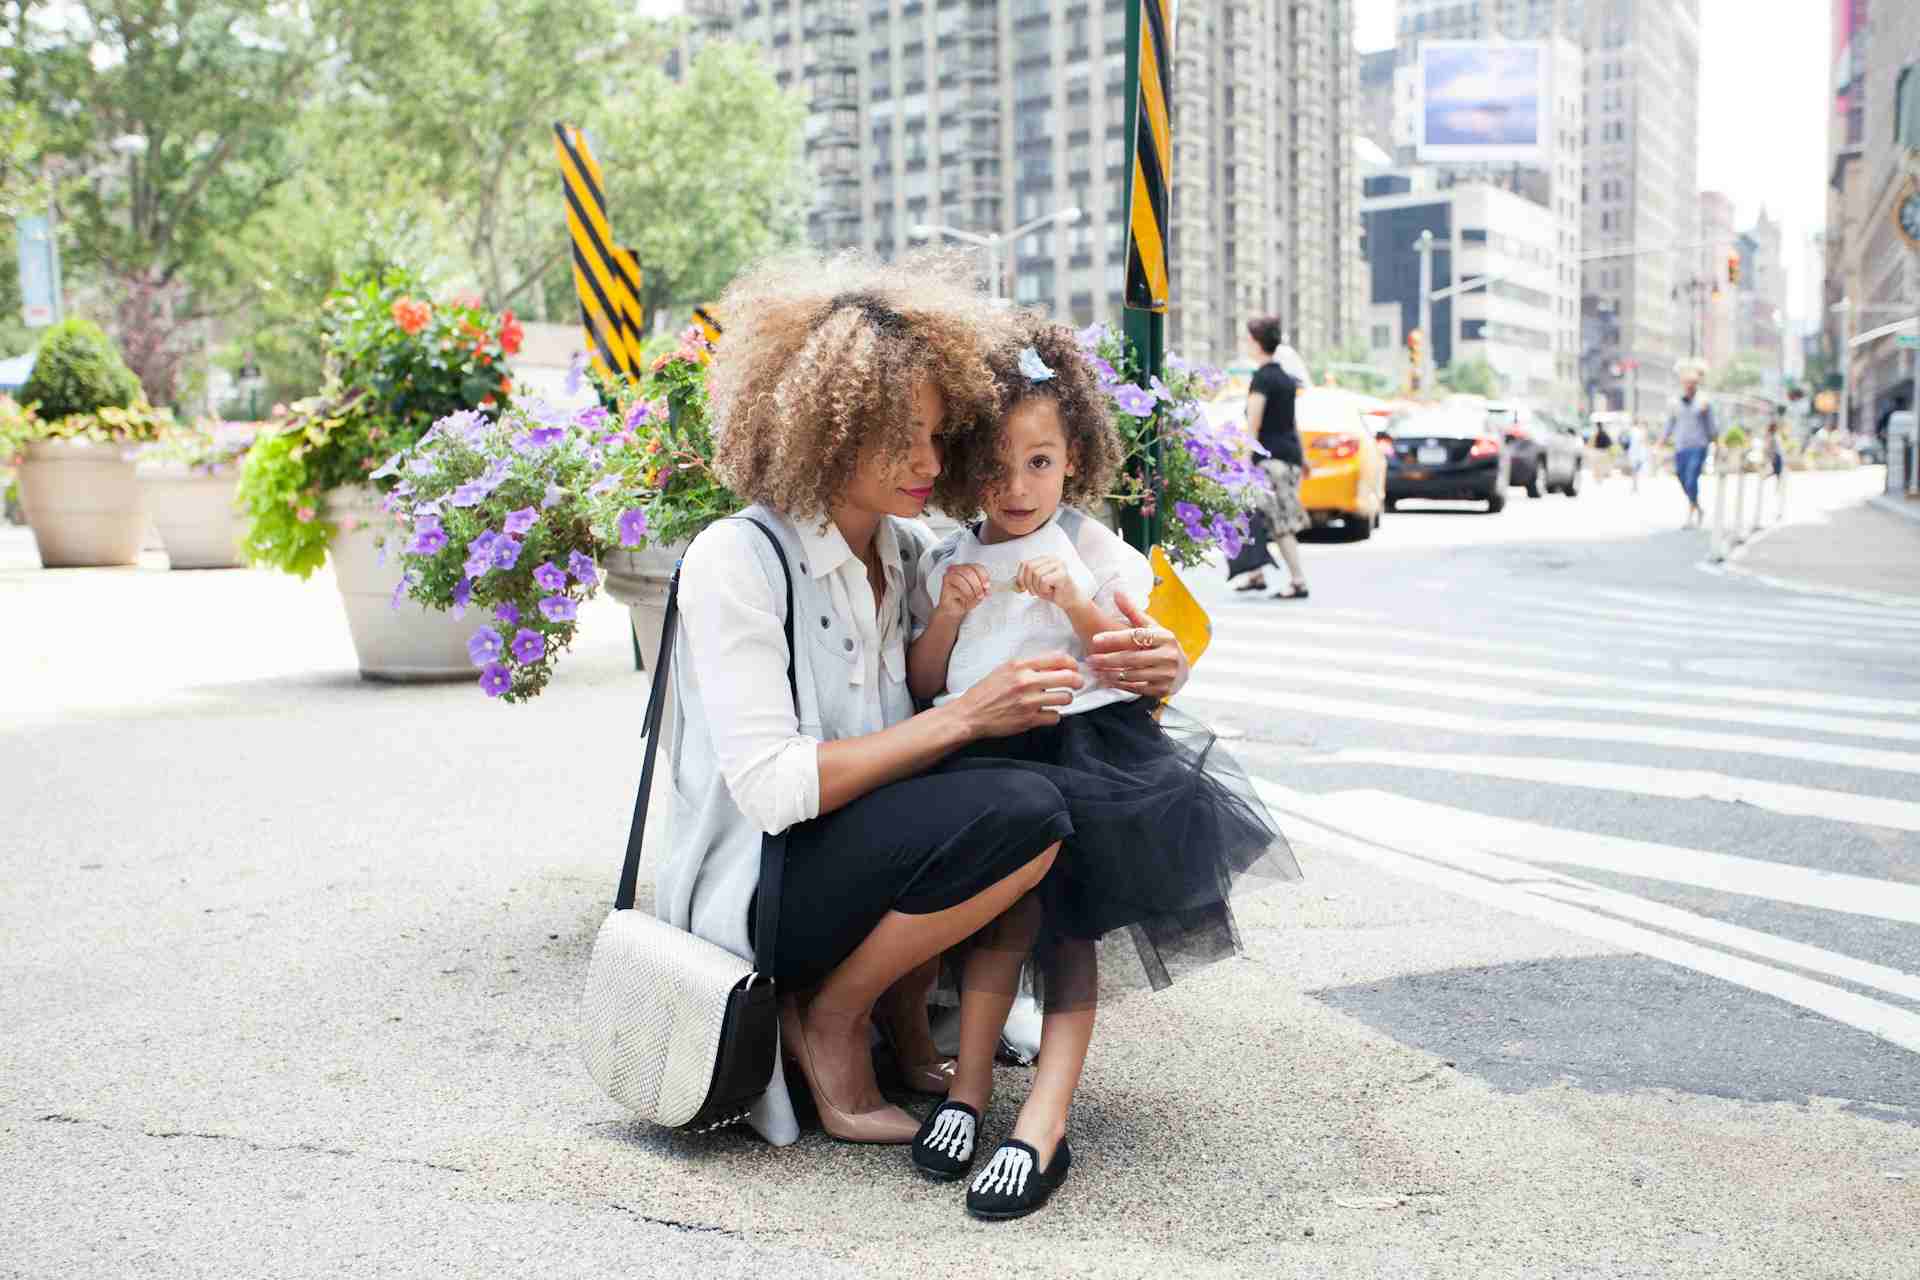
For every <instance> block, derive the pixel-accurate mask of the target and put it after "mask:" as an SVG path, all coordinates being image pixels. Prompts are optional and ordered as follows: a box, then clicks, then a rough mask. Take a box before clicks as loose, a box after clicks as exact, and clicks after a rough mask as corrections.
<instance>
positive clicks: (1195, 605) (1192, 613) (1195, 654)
mask: <svg viewBox="0 0 1920 1280" xmlns="http://www.w3.org/2000/svg"><path fill="white" fill-rule="evenodd" d="M1148 560H1149V562H1150V563H1151V564H1152V565H1153V595H1152V596H1150V597H1149V598H1148V600H1147V616H1149V617H1151V618H1152V619H1153V620H1154V621H1155V622H1157V623H1159V624H1160V625H1161V626H1163V627H1165V628H1166V629H1167V630H1169V631H1171V632H1173V638H1174V639H1176V640H1178V641H1179V642H1180V651H1181V652H1182V653H1184V654H1186V655H1187V662H1188V663H1189V664H1192V663H1196V662H1199V661H1200V655H1201V654H1203V653H1205V652H1206V651H1207V646H1208V645H1210V644H1212V643H1213V620H1212V619H1210V618H1208V617H1207V611H1206V610H1205V609H1203V608H1201V607H1200V602H1199V601H1198V600H1196V599H1194V596H1193V592H1191V591H1189V590H1187V584H1186V583H1184V582H1182V581H1181V580H1180V575H1179V574H1178V573H1175V572H1174V569H1173V562H1172V561H1171V560H1168V559H1167V553H1166V551H1164V550H1163V549H1161V548H1160V547H1155V548H1154V549H1153V551H1152V553H1151V554H1150V555H1149V557H1148Z"/></svg>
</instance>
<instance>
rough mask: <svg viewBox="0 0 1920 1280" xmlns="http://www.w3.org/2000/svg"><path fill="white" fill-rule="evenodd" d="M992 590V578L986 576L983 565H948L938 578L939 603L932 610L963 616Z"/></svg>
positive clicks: (949, 615) (956, 617) (945, 614)
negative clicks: (943, 574)
mask: <svg viewBox="0 0 1920 1280" xmlns="http://www.w3.org/2000/svg"><path fill="white" fill-rule="evenodd" d="M992 591H993V579H992V578H990V577H988V576H987V569H986V566H985V565H979V564H954V565H948V566H947V572H946V574H945V576H943V577H942V578H941V579H940V603H939V604H936V605H935V606H934V607H933V610H934V612H935V613H937V614H940V615H941V616H943V617H947V618H953V619H956V620H957V619H960V618H964V617H966V616H967V615H968V614H969V613H972V612H973V610H974V608H975V606H977V605H978V604H979V603H980V602H981V601H982V600H985V599H986V598H987V596H988V595H989V594H990V593H991V592H992Z"/></svg>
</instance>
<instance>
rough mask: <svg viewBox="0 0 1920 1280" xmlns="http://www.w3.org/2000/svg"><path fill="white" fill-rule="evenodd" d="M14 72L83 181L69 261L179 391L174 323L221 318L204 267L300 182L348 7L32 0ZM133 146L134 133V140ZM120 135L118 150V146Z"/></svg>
mask: <svg viewBox="0 0 1920 1280" xmlns="http://www.w3.org/2000/svg"><path fill="white" fill-rule="evenodd" d="M6 16H7V19H8V27H7V29H6V30H5V32H4V33H0V70H4V74H5V78H6V81H7V84H8V88H9V90H10V91H11V94H12V96H13V98H14V99H15V100H16V101H18V102H20V103H22V104H24V105H25V106H27V107H28V108H30V109H32V110H33V111H35V112H36V113H37V115H38V117H39V119H40V121H41V122H42V125H43V127H44V131H45V145H44V148H43V151H44V154H45V155H46V156H48V157H50V158H51V159H52V160H54V161H55V162H57V163H58V164H60V165H61V166H62V167H64V168H65V169H66V170H68V171H70V172H77V173H78V175H80V176H81V177H82V179H83V181H82V182H80V183H79V184H78V185H77V186H76V188H75V190H74V192H73V194H72V196H71V197H70V198H68V199H65V200H64V201H63V204H62V208H61V219H62V228H61V229H62V234H63V237H64V238H65V240H66V241H67V242H68V243H69V244H71V246H72V249H73V252H72V253H71V254H70V255H69V260H70V261H73V262H74V263H75V264H76V265H77V266H79V267H81V268H82V269H86V268H92V269H94V270H97V271H98V272H99V273H100V274H101V275H102V276H103V277H104V278H105V280H106V281H107V282H108V284H109V291H110V293H111V294H112V296H113V300H114V302H115V304H116V310H117V312H118V318H119V322H120V327H121V328H122V330H123V332H122V338H123V341H124V340H126V339H128V338H130V337H133V336H134V334H133V333H132V331H131V328H130V327H134V328H138V327H151V326H153V325H154V324H156V323H159V324H164V325H166V326H167V327H168V329H169V332H168V333H166V334H161V335H158V336H157V337H156V336H155V335H151V334H145V335H141V337H142V339H143V340H142V341H141V342H140V343H138V344H136V345H137V346H138V347H139V349H140V350H139V352H138V353H136V355H137V359H138V360H143V361H144V362H145V367H141V366H140V364H139V363H136V367H135V372H136V373H138V374H139V375H140V376H141V380H142V382H143V384H144V385H145V387H146V390H147V394H148V396H149V398H151V399H152V400H153V401H154V402H155V403H156V404H159V403H166V402H167V401H169V400H171V399H172V396H173V391H174V379H175V377H176V375H177V372H178V364H179V359H180V355H181V353H182V351H183V350H184V349H185V347H184V345H183V344H182V343H181V342H180V341H178V340H177V335H175V334H173V333H172V332H171V331H172V330H177V329H182V328H189V327H192V326H196V325H198V324H199V323H201V322H203V321H205V320H206V319H208V318H209V317H210V316H212V315H214V314H216V313H217V312H218V310H219V309H220V306H221V303H222V300H221V299H219V298H216V297H212V296H208V295H207V294H206V293H205V291H204V290H203V289H202V288H201V286H202V284H203V281H202V280H201V279H200V278H199V271H200V268H202V267H203V266H204V265H205V264H206V262H207V261H208V259H209V257H210V256H211V255H212V254H214V253H215V251H216V249H217V246H218V245H219V244H220V243H221V242H222V241H223V240H225V239H226V238H228V237H230V236H233V235H235V234H237V233H238V232H240V231H241V230H242V229H244V228H245V227H246V226H247V225H248V224H249V223H251V222H252V221H253V220H254V219H255V218H256V217H258V216H259V215H260V212H261V210H262V209H263V207H264V206H265V205H266V204H267V203H268V202H269V200H270V198H271V196H272V194H273V192H274V191H275V190H276V189H277V188H278V187H279V186H280V185H281V184H282V183H284V182H285V181H286V180H287V178H288V177H289V176H290V167H289V163H288V157H287V152H286V148H285V145H284V143H285V137H286V134H287V130H288V127H289V126H290V125H291V124H292V123H293V122H294V121H295V120H296V119H297V118H298V116H299V114H300V112H301V110H302V109H303V105H304V103H305V101H306V99H307V97H308V95H309V93H310V91H311V88H312V86H313V84H314V82H315V79H316V77H317V76H318V74H319V72H320V69H321V67H322V65H323V63H324V62H325V60H326V59H327V58H328V57H329V56H330V55H331V53H332V51H333V46H332V44H331V42H330V41H329V40H328V39H326V38H323V34H322V33H326V32H332V31H340V30H350V20H351V16H352V14H351V11H350V10H349V9H348V8H346V7H345V6H344V4H340V3H336V0H313V2H312V3H309V4H305V5H286V4H283V3H279V2H278V0H38V2H35V0H19V2H17V3H15V4H13V5H11V6H9V7H8V10H7V13H6ZM120 140H125V141H120ZM116 142H118V143H119V145H117V146H116V145H115V144H116Z"/></svg>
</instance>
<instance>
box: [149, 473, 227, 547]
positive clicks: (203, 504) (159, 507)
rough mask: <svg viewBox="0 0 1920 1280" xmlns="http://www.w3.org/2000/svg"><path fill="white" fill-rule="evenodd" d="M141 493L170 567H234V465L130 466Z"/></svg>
mask: <svg viewBox="0 0 1920 1280" xmlns="http://www.w3.org/2000/svg"><path fill="white" fill-rule="evenodd" d="M135 474H136V475H137V476H138V478H139V481H140V496H141V498H142V500H143V501H144V502H145V503H146V508H147V513H148V514H149V515H150V516H152V517H153V527H154V528H156V529H158V530H159V531H160V544H161V545H162V546H164V547H165V548H166V549H167V561H168V563H169V564H171V565H172V566H173V567H174V568H175V569H237V568H239V567H240V565H241V558H240V533H241V530H240V521H239V518H238V517H237V516H236V514H235V513H234V509H233V500H234V490H235V489H236V488H237V487H238V486H239V483H240V476H239V473H238V472H237V471H228V472H227V473H226V474H224V475H221V474H215V475H196V474H195V473H194V472H192V471H191V470H189V469H188V468H187V467H185V466H182V465H180V464H178V463H153V462H143V463H141V464H139V466H138V467H136V468H135Z"/></svg>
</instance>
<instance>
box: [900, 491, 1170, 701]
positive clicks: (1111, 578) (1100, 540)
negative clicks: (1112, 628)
mask: <svg viewBox="0 0 1920 1280" xmlns="http://www.w3.org/2000/svg"><path fill="white" fill-rule="evenodd" d="M1039 556H1057V557H1058V558H1059V559H1060V560H1061V561H1062V562H1064V563H1065V564H1066V566H1067V571H1068V572H1069V573H1070V574H1072V575H1073V580H1074V582H1075V583H1077V584H1078V585H1079V587H1080V589H1081V590H1082V591H1084V592H1086V593H1087V595H1088V597H1089V598H1090V599H1092V600H1093V602H1094V604H1095V605H1097V606H1098V607H1099V608H1100V609H1101V610H1102V611H1103V612H1105V613H1107V614H1110V615H1111V616H1113V617H1114V618H1116V619H1119V618H1121V617H1122V615H1121V613H1120V610H1119V607H1118V606H1117V605H1115V603H1114V596H1115V595H1116V594H1119V593H1121V592H1125V593H1126V595H1127V596H1128V598H1129V599H1131V600H1132V601H1133V603H1134V604H1135V606H1137V607H1138V608H1141V609H1144V608H1146V607H1147V597H1148V596H1149V595H1150V594H1152V591H1153V567H1152V566H1151V565H1150V564H1149V563H1148V562H1147V558H1146V557H1145V556H1143V555H1141V554H1140V553H1139V552H1138V551H1135V550H1134V549H1133V548H1132V547H1130V546H1128V545H1127V544H1126V543H1125V542H1124V541H1123V540H1122V539H1121V538H1120V536H1119V535H1118V534H1116V533H1114V532H1113V530H1111V529H1109V528H1107V527H1106V526H1105V525H1103V524H1101V523H1100V522H1099V521H1098V520H1095V519H1092V518H1091V517H1089V516H1086V515H1083V514H1082V513H1080V512H1078V511H1073V510H1069V509H1063V510H1062V511H1060V512H1058V513H1056V514H1055V515H1054V518H1053V519H1051V520H1049V521H1048V522H1047V523H1046V524H1044V525H1042V526H1041V527H1040V528H1039V529H1037V530H1035V531H1034V532H1032V533H1030V534H1028V535H1027V536H1025V537H1024V538H1015V539H1013V540H1011V541H1009V542H996V543H993V544H992V545H988V544H987V543H984V542H982V541H980V539H979V537H978V536H977V535H976V534H975V533H974V531H973V530H972V529H970V528H962V529H958V530H955V531H954V532H953V533H951V534H949V535H947V537H945V538H944V539H942V540H941V541H940V543H939V544H938V545H936V546H935V547H934V548H933V549H932V550H931V551H929V552H927V553H926V555H924V556H923V557H922V558H921V560H920V572H919V574H918V578H919V586H918V587H916V588H915V590H914V592H913V595H912V598H911V602H910V603H911V606H912V610H913V623H914V632H913V634H914V638H915V639H918V638H919V636H920V633H921V632H922V631H925V630H926V627H927V622H928V620H929V619H931V618H932V617H933V609H934V605H935V603H936V602H938V601H939V599H940V590H941V587H942V586H943V585H944V584H945V582H946V571H947V569H948V567H949V566H951V565H956V564H977V565H981V566H983V567H984V568H985V569H986V571H987V576H988V577H990V578H991V579H992V580H993V585H994V590H993V594H991V595H989V596H988V597H987V598H986V599H985V600H983V601H981V602H980V603H979V604H978V605H976V606H975V607H974V610H973V612H972V613H969V614H968V615H967V616H966V619H965V621H963V622H962V623H961V624H960V634H959V637H958V638H957V639H956V640H955V641H954V643H953V656H952V657H951V658H950V659H948V662H947V688H946V692H945V693H942V694H941V695H940V696H939V697H937V698H935V699H934V704H935V705H936V706H937V705H939V704H941V703H944V702H948V701H950V700H952V699H953V698H956V697H958V696H959V695H961V694H963V693H965V692H966V691H967V690H968V689H970V688H972V687H973V685H974V684H975V683H977V682H978V681H980V680H982V679H984V678H985V677H986V676H988V675H989V674H991V673H992V672H993V670H994V669H995V668H996V667H998V666H1000V664H1002V663H1004V662H1008V661H1010V660H1012V659H1015V658H1030V657H1036V656H1038V655H1040V654H1043V653H1055V652H1064V653H1067V654H1070V655H1071V656H1072V657H1073V659H1074V660H1075V661H1076V662H1078V663H1079V664H1080V675H1081V678H1082V679H1083V680H1084V681H1085V683H1084V684H1082V685H1081V687H1080V688H1079V689H1077V690H1076V691H1075V692H1074V695H1073V702H1072V703H1071V704H1069V705H1068V706H1065V707H1063V708H1061V714H1062V715H1076V714H1078V713H1080V712H1084V711H1092V710H1094V709H1095V708H1096V707H1104V706H1108V705H1110V704H1112V703H1115V702H1125V701H1127V700H1129V699H1131V698H1134V697H1137V696H1139V695H1137V694H1132V693H1127V692H1125V691H1123V690H1120V689H1115V688H1111V687H1110V686H1107V685H1103V684H1101V683H1100V681H1099V678H1098V677H1097V676H1096V675H1095V674H1094V672H1093V670H1092V668H1090V667H1088V666H1087V651H1086V646H1085V645H1083V644H1082V643H1081V642H1080V637H1079V636H1078V635H1077V634H1076V633H1075V632H1074V629H1073V623H1072V622H1070V621H1068V619H1067V615H1066V611H1065V610H1063V609H1061V608H1060V607H1059V606H1057V605H1055V604H1053V603H1052V602H1051V601H1048V600H1042V599H1038V598H1036V597H1034V596H1030V595H1027V594H1026V593H1024V592H1019V591H1015V590H1013V582H1014V578H1015V576H1016V574H1017V573H1018V571H1019V568H1020V565H1021V564H1022V563H1023V562H1024V561H1027V560H1032V559H1035V558H1037V557H1039ZM1121 625H1124V622H1122V624H1121Z"/></svg>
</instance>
